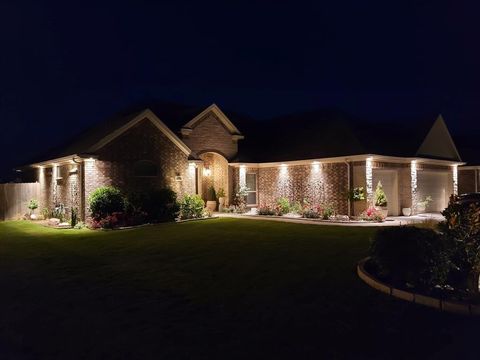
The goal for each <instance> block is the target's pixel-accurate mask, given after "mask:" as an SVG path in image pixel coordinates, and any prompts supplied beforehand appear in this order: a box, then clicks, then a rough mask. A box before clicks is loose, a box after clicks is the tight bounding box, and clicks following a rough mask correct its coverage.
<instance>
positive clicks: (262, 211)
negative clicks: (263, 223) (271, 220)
mask: <svg viewBox="0 0 480 360" xmlns="http://www.w3.org/2000/svg"><path fill="white" fill-rule="evenodd" d="M257 214H258V215H269V216H273V215H276V212H275V209H274V208H272V207H271V206H268V205H265V204H263V205H261V206H260V207H259V208H258V211H257Z"/></svg>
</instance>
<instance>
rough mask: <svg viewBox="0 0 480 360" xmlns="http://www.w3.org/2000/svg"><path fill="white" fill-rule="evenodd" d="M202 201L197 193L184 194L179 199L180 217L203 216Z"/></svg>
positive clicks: (194, 217)
mask: <svg viewBox="0 0 480 360" xmlns="http://www.w3.org/2000/svg"><path fill="white" fill-rule="evenodd" d="M204 206H205V203H204V201H203V200H202V198H201V197H200V196H199V195H188V194H187V195H184V196H183V198H182V200H181V201H180V218H181V219H196V218H201V217H203V208H204Z"/></svg>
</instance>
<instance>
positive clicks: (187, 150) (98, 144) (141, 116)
mask: <svg viewBox="0 0 480 360" xmlns="http://www.w3.org/2000/svg"><path fill="white" fill-rule="evenodd" d="M145 119H147V120H150V122H152V124H153V125H155V127H157V129H159V130H160V131H161V132H162V133H163V134H165V135H166V136H167V138H169V139H170V140H171V141H172V142H173V143H174V144H175V145H176V146H177V147H178V148H179V149H180V150H182V151H183V152H184V153H185V154H186V155H190V153H191V150H190V148H189V147H188V146H187V145H185V143H184V142H183V141H182V140H180V138H179V137H178V136H177V135H175V134H174V133H173V132H172V131H171V130H170V129H169V128H168V127H167V125H165V124H164V123H163V121H161V120H160V119H159V118H158V117H157V116H156V115H155V114H154V113H153V112H152V111H151V110H150V109H145V110H144V111H142V112H141V113H140V114H138V115H136V116H135V117H134V118H133V119H132V120H130V121H129V122H127V123H126V124H125V125H123V126H121V127H119V128H118V129H116V130H115V131H113V132H111V133H110V134H108V135H107V136H105V137H104V138H102V139H101V140H100V141H98V142H96V143H95V144H93V145H92V146H90V148H89V149H88V150H87V152H92V153H94V152H96V151H97V150H99V149H101V148H102V147H104V146H105V145H107V144H108V143H110V142H111V141H113V140H114V139H116V138H117V137H119V136H120V135H122V134H123V133H125V132H126V131H127V130H129V129H131V128H132V127H133V126H135V125H136V124H138V123H139V122H140V121H142V120H145Z"/></svg>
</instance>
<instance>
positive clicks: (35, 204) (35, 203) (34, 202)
mask: <svg viewBox="0 0 480 360" xmlns="http://www.w3.org/2000/svg"><path fill="white" fill-rule="evenodd" d="M28 208H29V209H30V219H32V220H36V219H37V215H35V209H37V208H38V201H37V200H36V199H31V200H30V202H29V203H28Z"/></svg>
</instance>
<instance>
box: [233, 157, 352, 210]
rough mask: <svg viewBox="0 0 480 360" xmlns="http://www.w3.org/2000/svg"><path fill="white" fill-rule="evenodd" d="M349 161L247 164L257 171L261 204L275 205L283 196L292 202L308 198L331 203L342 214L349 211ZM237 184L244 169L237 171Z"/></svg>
mask: <svg viewBox="0 0 480 360" xmlns="http://www.w3.org/2000/svg"><path fill="white" fill-rule="evenodd" d="M347 171H348V169H347V165H346V164H343V163H331V164H318V165H290V166H278V167H260V168H250V167H248V168H246V170H245V172H246V173H252V172H254V173H256V174H257V183H258V203H259V205H263V204H266V205H273V204H275V202H276V200H277V199H278V198H279V197H286V198H288V199H289V200H290V202H294V201H300V202H301V201H303V200H307V201H308V202H309V203H311V204H318V205H320V204H330V205H332V206H333V207H334V208H335V210H336V211H337V212H338V213H339V214H347V213H348V200H347V197H346V195H345V194H346V191H347V189H348V175H347ZM233 177H234V181H235V183H236V188H238V182H239V178H240V169H238V168H235V170H234V172H233Z"/></svg>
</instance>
